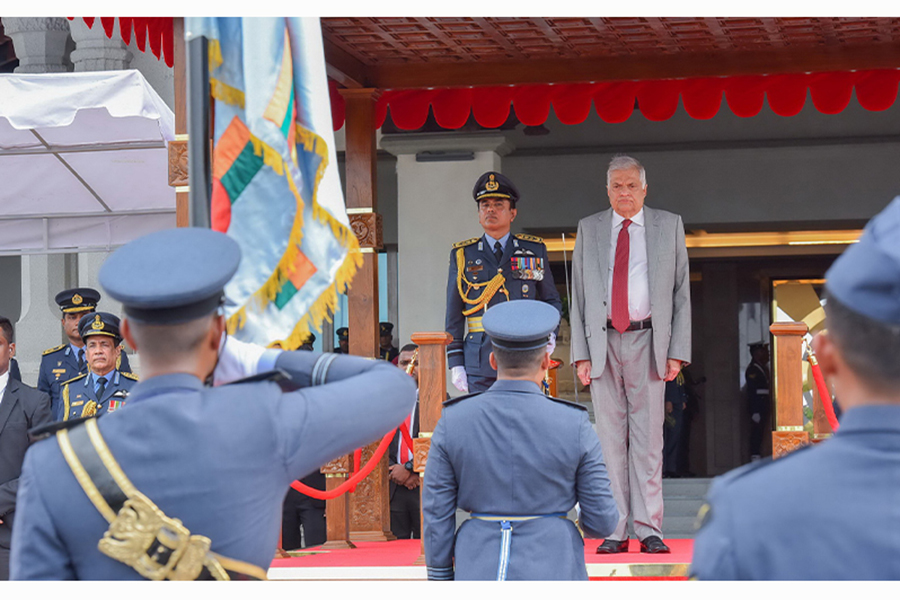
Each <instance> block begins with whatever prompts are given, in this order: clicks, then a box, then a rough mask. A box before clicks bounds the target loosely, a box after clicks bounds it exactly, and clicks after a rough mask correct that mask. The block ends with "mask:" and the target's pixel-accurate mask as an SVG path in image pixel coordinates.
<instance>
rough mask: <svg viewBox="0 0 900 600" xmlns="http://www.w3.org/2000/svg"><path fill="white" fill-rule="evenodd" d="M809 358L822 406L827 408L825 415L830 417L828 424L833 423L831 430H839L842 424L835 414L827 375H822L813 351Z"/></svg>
mask: <svg viewBox="0 0 900 600" xmlns="http://www.w3.org/2000/svg"><path fill="white" fill-rule="evenodd" d="M807 360H808V361H809V366H810V367H811V368H812V374H813V379H814V380H815V381H816V388H817V389H818V390H819V397H820V398H821V399H822V408H824V409H825V416H826V417H828V424H829V425H831V431H834V432H837V430H838V427H840V424H839V423H838V420H837V416H835V414H834V406H832V404H831V392H829V391H828V386H827V385H825V377H823V376H822V369H820V368H819V363H818V361H817V360H816V356H815V355H814V354H813V353H812V351H810V352H809V354H808V355H807Z"/></svg>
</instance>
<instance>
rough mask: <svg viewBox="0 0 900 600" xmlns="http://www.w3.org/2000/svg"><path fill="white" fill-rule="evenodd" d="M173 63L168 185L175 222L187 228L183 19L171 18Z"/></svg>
mask: <svg viewBox="0 0 900 600" xmlns="http://www.w3.org/2000/svg"><path fill="white" fill-rule="evenodd" d="M172 35H173V37H174V40H173V46H174V56H173V62H174V63H175V68H174V74H175V141H172V142H169V185H170V186H171V187H174V188H175V223H176V225H178V227H187V226H188V206H189V200H188V166H187V139H188V138H187V63H186V62H185V55H184V17H175V18H174V19H172Z"/></svg>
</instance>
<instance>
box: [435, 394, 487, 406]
mask: <svg viewBox="0 0 900 600" xmlns="http://www.w3.org/2000/svg"><path fill="white" fill-rule="evenodd" d="M479 394H481V392H472V393H471V394H465V395H463V396H457V397H456V398H450V399H449V400H445V401H444V406H452V405H454V404H456V403H457V402H459V401H460V400H465V399H466V398H472V397H473V396H477V395H479Z"/></svg>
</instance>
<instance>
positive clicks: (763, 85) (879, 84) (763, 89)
mask: <svg viewBox="0 0 900 600" xmlns="http://www.w3.org/2000/svg"><path fill="white" fill-rule="evenodd" d="M329 83H330V85H331V110H332V116H333V118H334V128H335V130H337V129H340V128H341V127H343V126H344V118H345V114H344V100H343V97H342V96H341V95H340V93H339V92H338V86H337V84H336V83H335V82H333V81H330V82H329ZM898 83H900V70H898V69H881V70H870V71H839V72H829V73H798V74H783V75H752V76H735V77H703V78H693V79H661V80H652V81H612V82H603V83H574V84H556V85H554V84H546V85H521V86H497V87H477V88H446V89H428V90H387V91H385V92H384V93H383V94H382V96H381V98H380V99H379V101H378V103H377V105H376V109H375V117H376V121H375V125H376V127H381V126H382V124H383V123H384V120H385V118H386V117H387V113H388V109H390V113H391V119H392V120H393V122H394V124H395V125H397V127H399V128H400V129H406V130H414V129H419V128H420V127H422V126H423V125H424V124H425V120H426V119H427V118H428V112H429V108H431V110H432V111H433V112H434V118H435V120H436V121H437V123H438V125H440V126H441V127H445V128H447V129H457V128H459V127H462V126H463V125H464V124H465V122H466V121H467V120H468V118H469V114H470V113H471V114H472V115H473V116H474V117H475V120H476V121H477V122H478V124H479V125H481V126H482V127H488V128H492V127H499V126H500V125H502V124H503V123H504V122H506V120H507V119H508V118H509V114H510V111H511V110H512V111H515V115H516V117H517V118H518V119H519V121H521V122H522V123H524V124H525V125H541V124H543V123H544V122H545V121H546V120H547V118H548V117H549V115H550V110H551V107H552V109H553V111H554V113H556V116H557V118H558V119H559V120H560V121H561V122H562V123H565V124H566V125H576V124H578V123H583V122H584V120H585V119H587V118H588V116H589V115H590V114H591V113H592V112H596V114H597V115H598V116H599V117H600V118H601V119H603V120H604V121H606V122H607V123H621V122H623V121H625V120H627V119H628V118H629V117H630V116H631V115H632V113H634V111H635V107H637V110H639V111H640V112H641V114H643V115H644V117H646V118H647V119H649V120H651V121H665V120H666V119H669V118H671V117H672V115H674V114H675V111H676V109H677V108H678V102H679V99H680V100H681V102H682V104H683V105H684V109H685V111H687V113H688V114H689V115H690V116H691V117H693V118H695V119H711V118H713V117H714V116H716V114H718V112H719V111H720V110H722V106H723V104H724V105H725V106H726V107H727V109H728V110H731V112H733V113H734V114H735V115H737V116H739V117H753V116H755V115H757V114H759V112H760V111H761V110H762V109H763V105H764V104H766V102H768V105H769V108H770V109H771V110H772V112H774V113H775V114H777V115H780V116H782V117H792V116H794V115H796V114H797V113H799V112H800V110H802V109H803V106H804V105H805V104H806V102H807V98H808V97H810V98H812V103H813V105H814V106H815V107H816V109H817V110H818V111H819V112H821V113H824V114H828V115H833V114H837V113H839V112H841V111H842V110H844V109H845V108H846V107H847V105H848V104H849V103H850V99H851V97H852V96H853V93H854V92H855V93H856V99H857V101H858V102H859V104H860V105H861V106H862V107H863V108H865V109H866V110H872V111H880V110H887V109H888V108H890V107H891V106H892V105H893V104H894V102H895V100H896V99H897V86H898ZM723 98H724V102H723ZM592 109H593V111H592Z"/></svg>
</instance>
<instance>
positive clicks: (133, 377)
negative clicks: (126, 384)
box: [119, 371, 140, 381]
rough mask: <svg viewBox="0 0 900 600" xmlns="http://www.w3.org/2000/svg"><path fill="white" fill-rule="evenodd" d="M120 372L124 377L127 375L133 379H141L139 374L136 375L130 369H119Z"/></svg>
mask: <svg viewBox="0 0 900 600" xmlns="http://www.w3.org/2000/svg"><path fill="white" fill-rule="evenodd" d="M119 373H121V374H122V377H127V378H128V379H131V380H132V381H140V379H139V378H138V376H137V375H135V374H134V373H130V372H128V371H119Z"/></svg>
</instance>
